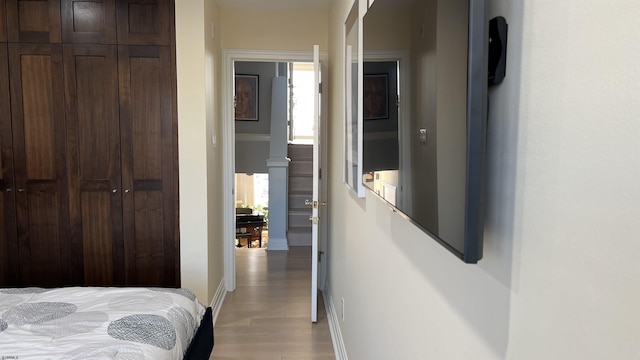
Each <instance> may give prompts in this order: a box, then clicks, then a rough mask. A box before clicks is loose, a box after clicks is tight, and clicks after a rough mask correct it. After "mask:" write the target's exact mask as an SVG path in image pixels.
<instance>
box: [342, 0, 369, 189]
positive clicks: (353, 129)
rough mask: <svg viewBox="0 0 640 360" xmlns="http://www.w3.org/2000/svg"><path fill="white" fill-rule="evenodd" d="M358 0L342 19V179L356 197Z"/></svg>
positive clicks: (358, 164)
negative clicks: (343, 76) (343, 102)
mask: <svg viewBox="0 0 640 360" xmlns="http://www.w3.org/2000/svg"><path fill="white" fill-rule="evenodd" d="M358 19H359V15H358V1H357V0H356V1H355V2H354V4H353V6H352V8H351V11H350V12H349V16H348V17H347V20H346V21H345V125H344V141H345V143H344V157H345V159H344V166H345V167H344V181H345V183H346V184H347V186H348V187H349V188H350V189H351V190H353V191H354V192H355V193H356V194H357V195H358V196H360V197H362V196H364V188H363V186H362V182H361V181H360V176H361V174H362V142H361V141H360V134H361V131H360V129H361V128H362V125H361V124H362V120H361V118H360V116H359V111H360V109H359V96H358V95H359V92H358V89H359V78H360V75H359V70H360V69H359V66H358V65H359V62H360V61H361V60H360V59H361V58H360V57H359V56H358V54H359V48H360V43H359V37H360V31H359V26H360V22H359V21H358Z"/></svg>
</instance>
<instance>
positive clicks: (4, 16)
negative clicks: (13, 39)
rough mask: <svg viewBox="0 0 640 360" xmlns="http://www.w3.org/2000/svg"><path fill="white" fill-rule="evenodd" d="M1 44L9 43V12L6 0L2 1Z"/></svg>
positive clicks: (0, 4)
mask: <svg viewBox="0 0 640 360" xmlns="http://www.w3.org/2000/svg"><path fill="white" fill-rule="evenodd" d="M0 42H7V11H6V7H5V0H0Z"/></svg>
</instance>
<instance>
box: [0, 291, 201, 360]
mask: <svg viewBox="0 0 640 360" xmlns="http://www.w3.org/2000/svg"><path fill="white" fill-rule="evenodd" d="M204 313H205V308H204V306H203V305H202V304H200V303H199V302H198V300H197V299H196V297H195V295H194V294H193V293H192V292H191V291H189V290H186V289H169V288H96V287H70V288H58V289H43V288H19V289H0V359H20V360H21V359H127V360H134V359H157V360H160V359H182V358H183V356H184V353H185V351H186V349H187V348H188V346H189V343H190V342H191V340H192V338H193V336H194V334H195V332H196V330H197V328H198V326H199V325H200V321H201V320H202V316H203V315H204Z"/></svg>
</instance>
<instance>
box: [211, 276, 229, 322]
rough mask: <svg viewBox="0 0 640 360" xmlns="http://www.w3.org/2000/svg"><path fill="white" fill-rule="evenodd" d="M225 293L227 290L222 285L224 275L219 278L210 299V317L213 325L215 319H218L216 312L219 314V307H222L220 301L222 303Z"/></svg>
mask: <svg viewBox="0 0 640 360" xmlns="http://www.w3.org/2000/svg"><path fill="white" fill-rule="evenodd" d="M226 295H227V290H226V289H225V285H224V277H222V279H221V280H220V284H219V285H218V289H217V290H216V293H215V295H213V300H211V305H209V306H211V317H212V319H213V325H215V324H216V320H217V319H218V314H220V309H222V303H224V298H225V296H226Z"/></svg>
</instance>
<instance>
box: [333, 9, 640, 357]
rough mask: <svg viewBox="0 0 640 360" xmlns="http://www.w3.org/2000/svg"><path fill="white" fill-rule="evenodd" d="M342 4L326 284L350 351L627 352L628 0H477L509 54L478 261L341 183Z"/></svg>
mask: <svg viewBox="0 0 640 360" xmlns="http://www.w3.org/2000/svg"><path fill="white" fill-rule="evenodd" d="M350 3H351V1H350V0H336V1H335V2H334V5H333V7H332V11H331V14H330V29H329V34H330V36H329V42H330V47H329V53H330V80H331V84H330V91H329V93H330V94H331V95H330V96H331V98H330V107H331V108H330V118H331V123H330V140H329V149H330V159H329V162H330V169H329V182H330V183H329V186H330V198H329V199H328V204H329V214H330V219H329V248H328V259H329V280H328V281H329V291H330V292H331V295H332V298H333V302H334V303H335V304H340V301H341V298H344V301H345V320H344V321H340V327H341V331H342V335H343V338H344V341H345V346H346V349H347V353H348V355H349V358H351V359H505V358H506V359H518V360H520V359H577V358H579V359H605V358H609V359H614V358H615V359H631V358H635V357H637V354H638V353H640V337H639V336H640V335H638V334H640V322H638V321H637V318H638V315H639V311H638V310H637V304H638V303H640V282H639V281H638V279H640V263H639V262H638V261H637V255H638V254H640V242H639V241H637V240H638V238H639V237H638V235H637V232H636V231H635V228H634V226H633V224H635V223H636V222H637V219H638V218H640V187H638V186H637V184H638V183H640V166H638V165H639V161H640V142H639V141H638V134H640V121H638V116H639V114H640V103H639V102H638V101H637V100H635V97H637V94H638V93H640V92H639V91H640V85H639V84H640V72H638V71H635V70H634V69H635V68H636V67H637V65H636V64H635V62H637V54H638V53H640V38H638V36H637V33H638V28H637V26H636V25H635V24H636V23H637V21H636V19H637V18H638V16H640V3H638V2H636V1H626V0H615V1H614V2H613V3H610V2H609V3H604V2H601V1H599V0H587V1H585V0H582V1H577V0H568V1H564V2H561V3H559V2H557V1H527V2H523V1H508V0H489V4H490V13H491V15H492V16H495V15H503V16H505V17H507V19H508V21H509V23H510V28H509V30H510V33H509V58H508V61H507V78H506V80H505V82H504V83H503V84H502V85H500V86H499V87H497V88H494V89H492V90H491V92H490V97H491V113H490V116H489V132H488V185H487V186H488V189H487V219H486V226H485V247H484V249H485V251H484V252H485V257H484V259H483V260H481V261H480V263H479V264H478V265H466V264H463V263H462V262H461V261H460V260H458V259H457V258H455V257H454V256H453V255H451V254H450V253H449V252H448V251H446V250H445V249H444V248H443V247H442V246H440V245H438V244H437V243H436V242H435V241H433V240H432V239H430V238H429V237H428V236H427V235H426V234H424V233H422V232H421V231H419V230H418V229H417V228H416V227H414V226H413V225H411V224H410V223H408V222H407V221H406V220H404V219H402V218H401V217H400V216H398V215H397V214H395V213H393V212H391V211H389V209H388V207H387V206H386V205H384V204H383V203H382V201H381V200H379V199H378V198H376V197H375V196H372V195H370V194H367V197H366V198H365V199H357V198H355V197H354V196H352V195H351V194H350V192H349V191H348V190H347V189H346V187H345V185H344V184H343V183H342V146H341V144H342V141H343V135H342V119H343V111H342V108H341V107H342V99H343V94H344V92H343V89H342V85H341V84H342V82H343V69H342V59H343V56H344V54H343V50H342V22H343V21H344V19H345V18H346V14H347V12H348V11H349V9H350V7H351V6H350V5H351V4H350ZM605 29H606V30H605ZM338 311H339V310H338Z"/></svg>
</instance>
